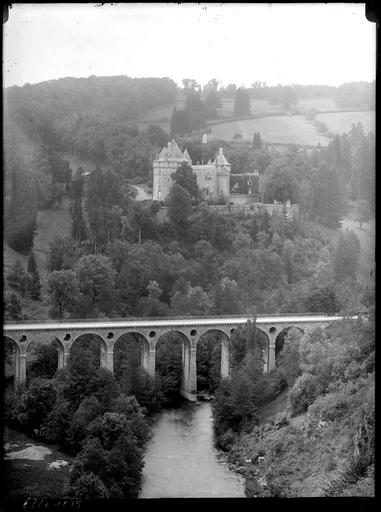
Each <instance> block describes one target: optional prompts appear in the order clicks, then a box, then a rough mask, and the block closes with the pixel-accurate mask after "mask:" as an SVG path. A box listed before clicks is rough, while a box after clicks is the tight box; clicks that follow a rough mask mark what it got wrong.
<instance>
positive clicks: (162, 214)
mask: <svg viewBox="0 0 381 512" xmlns="http://www.w3.org/2000/svg"><path fill="white" fill-rule="evenodd" d="M208 208H210V209H212V210H214V211H216V212H217V213H219V214H220V215H233V216H236V217H251V216H252V215H256V214H258V213H261V212H263V211H264V210H267V211H268V212H269V214H270V215H272V214H273V213H274V211H276V212H278V213H280V214H281V213H283V210H284V206H283V204H264V203H253V204H227V205H210V206H209V207H208ZM285 208H286V216H287V218H288V219H289V220H291V219H293V218H294V217H297V216H298V214H299V207H298V205H297V204H292V205H290V206H286V207H285ZM193 209H195V207H193ZM156 218H157V220H158V222H168V221H169V215H168V208H167V207H166V206H162V207H161V208H160V210H159V211H158V212H157V214H156Z"/></svg>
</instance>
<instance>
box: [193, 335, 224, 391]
mask: <svg viewBox="0 0 381 512" xmlns="http://www.w3.org/2000/svg"><path fill="white" fill-rule="evenodd" d="M229 350H230V340H229V337H228V335H227V334H226V333H225V332H223V331H221V330H219V329H210V330H208V331H206V332H204V333H203V334H202V335H201V336H200V338H199V340H198V342H197V354H196V368H197V392H198V393H200V394H202V395H204V394H207V395H209V394H213V393H214V391H215V390H216V388H217V387H218V386H219V385H220V382H221V378H227V377H228V376H229Z"/></svg>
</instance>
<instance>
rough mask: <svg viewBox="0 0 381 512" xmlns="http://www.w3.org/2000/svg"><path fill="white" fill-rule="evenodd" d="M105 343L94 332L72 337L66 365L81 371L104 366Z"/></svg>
mask: <svg viewBox="0 0 381 512" xmlns="http://www.w3.org/2000/svg"><path fill="white" fill-rule="evenodd" d="M106 357H107V345H106V343H105V341H104V340H103V338H102V337H101V336H99V335H98V334H96V333H84V334H81V335H80V336H78V337H77V338H75V339H74V341H73V343H72V345H71V347H70V357H69V361H68V366H69V368H70V369H71V370H74V371H78V372H81V371H82V373H83V372H84V371H86V370H87V371H90V370H93V369H96V368H98V367H100V366H102V367H106Z"/></svg>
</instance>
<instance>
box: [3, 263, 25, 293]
mask: <svg viewBox="0 0 381 512" xmlns="http://www.w3.org/2000/svg"><path fill="white" fill-rule="evenodd" d="M24 278H25V270H24V268H23V266H22V264H21V261H20V260H19V259H17V260H16V261H15V262H14V264H13V265H12V267H11V269H10V272H9V274H8V275H7V281H8V284H9V285H10V286H12V288H15V289H16V290H19V291H20V292H21V288H22V282H23V280H24Z"/></svg>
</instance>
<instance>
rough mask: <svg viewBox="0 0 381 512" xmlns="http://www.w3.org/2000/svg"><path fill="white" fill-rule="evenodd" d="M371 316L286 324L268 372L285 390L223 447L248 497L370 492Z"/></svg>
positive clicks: (372, 371) (371, 444)
mask: <svg viewBox="0 0 381 512" xmlns="http://www.w3.org/2000/svg"><path fill="white" fill-rule="evenodd" d="M373 322H374V319H373V318H371V319H370V321H369V323H361V322H358V323H356V322H351V321H347V322H345V321H343V322H342V323H341V324H340V325H339V324H337V325H336V326H335V327H330V328H327V329H325V330H319V329H315V330H313V331H311V332H307V333H306V334H304V335H302V334H300V333H297V332H294V333H292V331H290V334H289V335H288V336H287V337H286V340H285V345H284V348H283V351H282V353H281V357H280V360H279V361H278V366H277V369H276V370H275V371H274V374H273V379H276V375H277V376H278V379H279V381H281V379H282V378H283V379H286V381H287V382H288V383H289V387H288V389H286V390H285V391H283V392H282V393H281V394H278V396H277V397H276V398H274V399H273V400H272V401H270V402H269V403H267V404H266V405H265V406H262V407H259V409H258V413H257V417H258V419H259V422H258V423H257V424H256V425H255V424H253V425H251V426H250V427H247V426H246V429H245V430H243V431H241V432H238V433H236V434H235V436H234V438H233V439H234V440H233V442H232V444H231V445H230V448H229V451H228V461H229V462H230V463H232V464H233V465H234V466H235V467H237V466H238V467H239V470H240V472H241V473H242V474H244V475H245V476H246V494H247V496H249V497H269V496H271V497H323V496H324V497H329V496H335V497H337V496H362V497H370V496H374V492H375V489H374V437H375V430H374V393H375V387H374V385H375V382H374V331H373V329H374V323H373ZM270 378H271V377H270ZM248 379H250V376H248ZM220 400H221V398H220ZM221 439H222V440H223V436H222V437H221ZM230 439H231V437H230Z"/></svg>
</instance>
